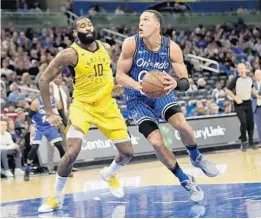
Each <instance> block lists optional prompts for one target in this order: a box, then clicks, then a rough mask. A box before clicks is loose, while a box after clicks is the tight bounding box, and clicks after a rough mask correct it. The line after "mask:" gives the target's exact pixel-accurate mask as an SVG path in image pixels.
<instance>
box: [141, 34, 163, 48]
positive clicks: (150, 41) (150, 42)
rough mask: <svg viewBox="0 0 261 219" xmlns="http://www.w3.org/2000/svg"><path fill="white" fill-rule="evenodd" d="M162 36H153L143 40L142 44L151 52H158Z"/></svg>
mask: <svg viewBox="0 0 261 219" xmlns="http://www.w3.org/2000/svg"><path fill="white" fill-rule="evenodd" d="M161 42H162V36H161V35H160V34H157V35H156V34H155V35H152V36H150V37H147V38H143V43H144V44H145V46H146V47H147V48H148V49H149V50H151V51H158V50H159V49H160V47H161Z"/></svg>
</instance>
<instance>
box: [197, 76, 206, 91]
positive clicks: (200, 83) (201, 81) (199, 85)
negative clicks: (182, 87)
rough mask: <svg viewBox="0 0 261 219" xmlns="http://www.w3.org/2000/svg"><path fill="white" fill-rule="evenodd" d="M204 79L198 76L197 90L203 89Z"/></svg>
mask: <svg viewBox="0 0 261 219" xmlns="http://www.w3.org/2000/svg"><path fill="white" fill-rule="evenodd" d="M206 84H207V83H206V81H205V79H204V78H199V79H198V81H197V86H198V90H201V89H205V86H206Z"/></svg>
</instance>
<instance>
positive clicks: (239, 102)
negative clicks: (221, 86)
mask: <svg viewBox="0 0 261 219" xmlns="http://www.w3.org/2000/svg"><path fill="white" fill-rule="evenodd" d="M234 100H235V101H236V103H237V104H241V103H243V100H241V98H239V97H238V96H235V98H234Z"/></svg>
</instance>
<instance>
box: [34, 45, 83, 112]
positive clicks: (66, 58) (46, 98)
mask: <svg viewBox="0 0 261 219" xmlns="http://www.w3.org/2000/svg"><path fill="white" fill-rule="evenodd" d="M77 59H78V57H77V53H76V51H75V50H74V49H72V48H67V49H65V50H62V51H61V52H59V53H58V54H57V55H56V56H55V58H54V59H53V60H52V61H51V63H50V64H49V66H48V67H47V68H46V70H45V71H44V72H43V74H42V76H41V78H40V80H39V88H40V92H41V96H42V99H43V104H44V108H45V111H46V114H47V115H50V114H52V113H53V110H52V106H51V101H50V86H49V84H50V82H51V81H52V80H53V79H54V78H55V77H56V76H57V75H58V74H60V73H61V71H62V69H63V68H64V67H66V66H75V64H76V63H77Z"/></svg>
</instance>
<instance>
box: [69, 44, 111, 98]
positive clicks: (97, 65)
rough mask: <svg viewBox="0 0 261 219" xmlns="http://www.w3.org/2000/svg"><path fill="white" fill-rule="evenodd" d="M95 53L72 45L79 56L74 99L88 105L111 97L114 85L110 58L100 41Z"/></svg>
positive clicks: (75, 68)
mask: <svg viewBox="0 0 261 219" xmlns="http://www.w3.org/2000/svg"><path fill="white" fill-rule="evenodd" d="M96 42H97V43H98V47H99V48H98V49H97V50H96V51H95V52H91V51H88V50H86V49H83V48H82V47H80V46H79V45H78V44H77V43H73V44H72V45H71V47H72V48H74V49H75V50H76V52H77V54H78V63H77V65H76V66H75V67H74V74H75V75H74V77H75V78H74V80H75V81H74V92H73V98H74V99H76V100H79V101H82V102H86V103H93V102H96V101H99V100H101V99H102V98H103V97H105V96H109V95H111V92H112V89H113V86H114V83H113V75H112V70H111V67H110V65H111V59H110V56H109V54H108V52H107V50H106V49H105V47H104V46H103V44H102V43H101V42H99V41H96Z"/></svg>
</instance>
